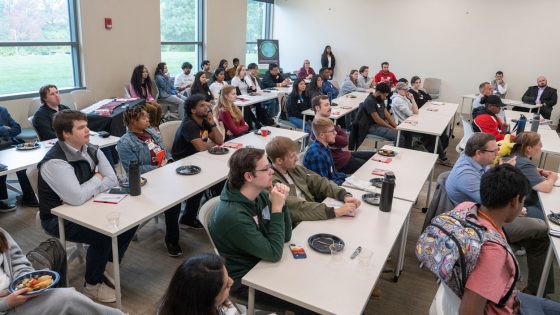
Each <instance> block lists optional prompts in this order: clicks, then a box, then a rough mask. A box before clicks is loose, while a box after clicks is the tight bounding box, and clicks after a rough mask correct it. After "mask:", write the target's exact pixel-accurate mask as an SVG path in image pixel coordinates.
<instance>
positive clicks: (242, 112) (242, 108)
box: [241, 106, 245, 117]
mask: <svg viewBox="0 0 560 315" xmlns="http://www.w3.org/2000/svg"><path fill="white" fill-rule="evenodd" d="M241 114H243V115H242V117H245V106H241Z"/></svg>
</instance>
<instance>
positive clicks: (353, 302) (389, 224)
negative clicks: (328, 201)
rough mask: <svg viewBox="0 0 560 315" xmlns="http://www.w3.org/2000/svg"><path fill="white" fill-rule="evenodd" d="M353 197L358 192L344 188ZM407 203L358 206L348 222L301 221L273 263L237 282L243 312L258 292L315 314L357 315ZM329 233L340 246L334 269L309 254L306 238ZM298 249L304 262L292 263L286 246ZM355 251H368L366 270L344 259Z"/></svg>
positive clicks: (321, 257)
mask: <svg viewBox="0 0 560 315" xmlns="http://www.w3.org/2000/svg"><path fill="white" fill-rule="evenodd" d="M348 191H349V192H351V193H352V194H354V196H356V197H357V198H361V195H362V194H363V193H364V192H361V191H359V190H352V189H348ZM411 207H412V202H410V201H405V200H400V199H394V200H393V206H392V211H391V212H382V211H380V210H379V208H378V207H376V206H371V205H368V204H366V203H362V205H361V206H360V208H359V211H358V214H357V216H356V217H354V218H336V219H331V220H325V221H304V222H302V223H300V224H299V225H298V226H297V227H296V228H295V229H294V230H293V232H292V239H291V240H290V242H288V243H287V244H285V245H284V250H283V253H282V259H281V260H280V261H279V262H277V263H271V262H264V261H261V262H259V263H258V264H257V265H256V266H255V267H254V268H253V269H252V270H251V271H249V273H247V274H246V275H245V276H244V277H243V279H242V283H243V284H244V285H247V286H248V287H249V310H248V314H253V307H254V297H255V295H254V292H255V290H259V291H262V292H265V293H267V294H270V295H273V296H276V297H278V298H280V299H283V300H285V301H288V302H290V303H293V304H297V305H299V306H302V307H304V308H307V309H310V310H312V311H314V312H318V313H321V314H356V315H358V314H362V312H363V310H364V308H365V306H366V304H367V302H368V300H369V298H370V295H371V292H372V290H373V288H374V287H375V283H376V282H377V279H378V278H379V275H380V274H381V272H382V271H383V266H384V265H385V261H386V260H387V257H388V256H389V254H390V252H391V249H392V247H393V244H394V243H395V242H396V240H397V238H398V237H399V234H400V233H401V229H402V227H403V225H404V223H405V221H406V220H407V218H408V215H409V213H410V209H411ZM317 233H331V234H334V235H336V236H338V237H340V238H341V239H342V240H344V242H345V248H344V251H343V254H342V255H343V258H342V261H341V262H340V264H333V263H331V256H330V255H325V254H321V253H318V252H315V251H314V250H313V249H311V248H310V247H309V245H308V243H307V239H308V238H309V237H310V236H311V235H314V234H317ZM290 243H295V244H297V245H300V246H303V247H304V249H305V252H306V253H307V258H306V259H294V258H293V257H292V254H291V252H290V249H289V247H288V246H289V244H290ZM358 246H361V247H362V248H363V249H364V251H365V250H369V251H372V252H373V257H372V258H371V260H370V261H369V265H367V266H360V265H359V257H360V256H358V257H357V258H356V259H353V260H351V259H350V255H351V254H352V253H353V252H354V250H355V249H356V248H357V247H358Z"/></svg>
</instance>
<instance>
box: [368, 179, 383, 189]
mask: <svg viewBox="0 0 560 315" xmlns="http://www.w3.org/2000/svg"><path fill="white" fill-rule="evenodd" d="M369 182H370V183H371V184H372V185H373V186H375V187H377V188H381V184H382V183H383V177H375V178H372V179H370V180H369Z"/></svg>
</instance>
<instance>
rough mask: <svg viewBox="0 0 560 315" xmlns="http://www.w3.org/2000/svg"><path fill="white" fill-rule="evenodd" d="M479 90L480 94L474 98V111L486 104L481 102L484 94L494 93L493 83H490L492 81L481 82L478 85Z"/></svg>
mask: <svg viewBox="0 0 560 315" xmlns="http://www.w3.org/2000/svg"><path fill="white" fill-rule="evenodd" d="M478 92H479V93H478V95H477V96H476V97H475V98H474V100H473V102H472V111H473V112H474V110H475V109H476V108H478V107H484V105H483V104H481V103H480V100H481V99H482V98H483V97H484V96H490V95H492V84H490V82H482V83H480V84H479V85H478Z"/></svg>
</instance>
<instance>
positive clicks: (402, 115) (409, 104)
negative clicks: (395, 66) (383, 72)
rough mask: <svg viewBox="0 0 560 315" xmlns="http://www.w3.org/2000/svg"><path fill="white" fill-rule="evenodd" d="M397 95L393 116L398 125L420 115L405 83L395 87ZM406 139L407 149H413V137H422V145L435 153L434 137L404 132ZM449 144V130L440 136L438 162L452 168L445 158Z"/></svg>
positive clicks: (394, 98) (405, 145)
mask: <svg viewBox="0 0 560 315" xmlns="http://www.w3.org/2000/svg"><path fill="white" fill-rule="evenodd" d="M395 92H396V93H395V94H393V102H392V107H393V115H394V117H395V121H396V123H397V124H401V123H402V122H403V121H405V120H406V119H407V118H408V117H410V116H412V115H418V114H419V110H418V105H416V101H415V100H414V96H413V95H412V93H410V92H408V86H407V84H406V83H404V82H399V83H397V85H396V87H395ZM401 134H403V136H404V138H405V144H404V147H405V148H411V147H412V136H413V135H420V136H421V137H422V143H423V144H424V146H426V149H428V151H429V152H434V149H435V141H436V138H435V137H434V136H429V135H424V134H417V133H411V132H402V133H401ZM448 144H449V137H448V136H447V130H446V131H444V132H443V133H442V134H441V135H440V136H439V141H438V148H437V153H438V162H439V163H440V164H442V165H445V166H452V164H451V162H450V161H449V159H447V156H445V149H446V148H447V145H448Z"/></svg>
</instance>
